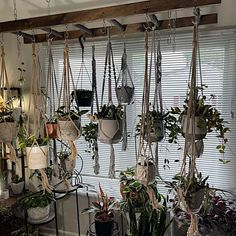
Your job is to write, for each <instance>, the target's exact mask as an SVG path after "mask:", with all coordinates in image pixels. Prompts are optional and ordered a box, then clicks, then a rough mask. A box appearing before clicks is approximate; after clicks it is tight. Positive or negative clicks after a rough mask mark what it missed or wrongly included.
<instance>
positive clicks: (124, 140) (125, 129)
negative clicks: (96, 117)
mask: <svg viewBox="0 0 236 236" xmlns="http://www.w3.org/2000/svg"><path fill="white" fill-rule="evenodd" d="M126 117H127V116H126V106H124V116H123V142H122V151H126V149H127V143H128V140H127V138H128V134H127V118H126Z"/></svg>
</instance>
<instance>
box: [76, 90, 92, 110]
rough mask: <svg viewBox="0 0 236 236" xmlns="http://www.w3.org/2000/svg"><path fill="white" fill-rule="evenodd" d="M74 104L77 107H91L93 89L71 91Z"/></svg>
mask: <svg viewBox="0 0 236 236" xmlns="http://www.w3.org/2000/svg"><path fill="white" fill-rule="evenodd" d="M72 96H74V98H75V102H76V105H77V106H78V107H91V105H92V102H93V91H91V90H85V89H76V90H74V91H73V95H72Z"/></svg>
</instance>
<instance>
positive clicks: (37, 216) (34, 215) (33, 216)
mask: <svg viewBox="0 0 236 236" xmlns="http://www.w3.org/2000/svg"><path fill="white" fill-rule="evenodd" d="M49 213H50V205H48V206H46V207H35V208H29V209H27V214H28V217H29V218H30V220H33V221H40V220H46V219H47V218H48V217H49Z"/></svg>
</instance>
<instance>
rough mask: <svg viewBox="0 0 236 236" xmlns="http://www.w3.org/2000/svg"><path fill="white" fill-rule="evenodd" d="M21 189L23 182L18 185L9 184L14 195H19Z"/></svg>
mask: <svg viewBox="0 0 236 236" xmlns="http://www.w3.org/2000/svg"><path fill="white" fill-rule="evenodd" d="M23 189H24V181H22V182H20V183H11V190H12V192H13V193H14V194H15V195H19V194H21V193H22V191H23Z"/></svg>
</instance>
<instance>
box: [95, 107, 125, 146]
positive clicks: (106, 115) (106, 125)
mask: <svg viewBox="0 0 236 236" xmlns="http://www.w3.org/2000/svg"><path fill="white" fill-rule="evenodd" d="M96 116H97V118H98V140H99V141H100V142H102V143H108V144H114V143H118V142H120V140H121V138H122V130H123V129H122V116H123V111H122V106H115V105H110V106H106V105H104V106H103V107H102V109H101V111H100V112H99V113H98V114H97V115H96Z"/></svg>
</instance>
